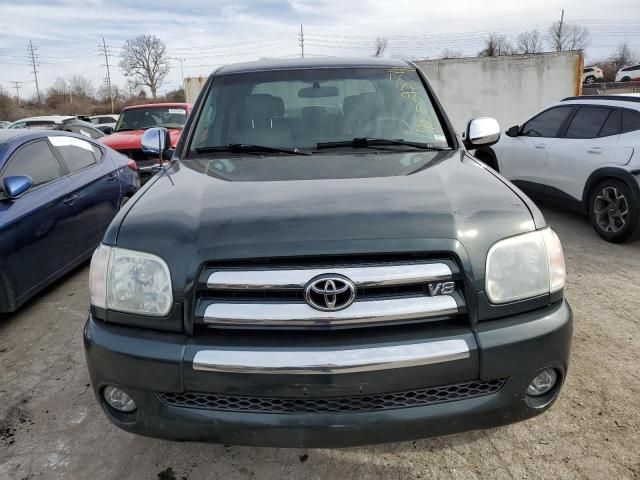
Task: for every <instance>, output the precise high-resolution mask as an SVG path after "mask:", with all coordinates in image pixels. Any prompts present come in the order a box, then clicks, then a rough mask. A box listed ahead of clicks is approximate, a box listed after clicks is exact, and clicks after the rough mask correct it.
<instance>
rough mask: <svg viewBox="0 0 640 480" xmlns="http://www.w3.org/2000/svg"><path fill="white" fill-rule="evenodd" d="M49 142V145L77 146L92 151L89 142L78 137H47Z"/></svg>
mask: <svg viewBox="0 0 640 480" xmlns="http://www.w3.org/2000/svg"><path fill="white" fill-rule="evenodd" d="M47 138H48V139H49V141H50V142H51V145H53V146H54V147H78V148H84V149H85V150H89V151H90V152H93V148H91V144H90V143H87V142H85V141H84V140H80V139H79V138H74V137H62V136H60V137H58V136H55V137H47Z"/></svg>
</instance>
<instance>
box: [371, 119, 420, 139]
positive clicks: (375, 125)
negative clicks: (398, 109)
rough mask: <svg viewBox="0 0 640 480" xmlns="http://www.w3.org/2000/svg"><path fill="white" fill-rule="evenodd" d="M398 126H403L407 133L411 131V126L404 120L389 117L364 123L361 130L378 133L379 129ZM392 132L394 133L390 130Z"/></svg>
mask: <svg viewBox="0 0 640 480" xmlns="http://www.w3.org/2000/svg"><path fill="white" fill-rule="evenodd" d="M398 124H400V125H402V126H403V127H404V129H405V130H406V131H409V130H411V126H410V125H409V124H408V123H407V122H406V121H405V120H403V119H402V118H398V117H388V116H387V117H378V118H374V119H373V120H369V121H368V122H366V123H364V124H363V125H362V126H361V127H360V128H361V129H362V130H364V131H367V130H372V131H377V130H378V128H379V127H384V126H385V125H389V126H392V127H397V126H398ZM390 130H392V131H393V130H394V129H390ZM376 136H377V135H376Z"/></svg>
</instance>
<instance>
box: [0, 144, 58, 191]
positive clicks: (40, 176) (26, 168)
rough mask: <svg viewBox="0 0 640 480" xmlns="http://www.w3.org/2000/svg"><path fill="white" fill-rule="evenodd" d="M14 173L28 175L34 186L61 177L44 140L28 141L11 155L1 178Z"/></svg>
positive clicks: (14, 174) (53, 157)
mask: <svg viewBox="0 0 640 480" xmlns="http://www.w3.org/2000/svg"><path fill="white" fill-rule="evenodd" d="M16 175H28V176H30V177H31V180H33V185H34V186H38V185H43V184H45V183H47V182H50V181H52V180H55V179H57V178H60V177H61V173H60V166H59V165H58V161H57V160H56V158H55V156H54V155H53V152H52V151H51V148H50V147H49V144H48V143H47V142H46V141H45V140H38V141H36V142H32V143H29V144H27V145H25V146H24V147H22V148H21V149H20V150H18V151H17V152H16V153H15V154H14V155H13V157H11V159H10V160H9V163H8V165H7V167H6V168H5V169H4V171H3V172H2V178H5V177H12V176H16Z"/></svg>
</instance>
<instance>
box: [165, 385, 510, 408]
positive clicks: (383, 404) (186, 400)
mask: <svg viewBox="0 0 640 480" xmlns="http://www.w3.org/2000/svg"><path fill="white" fill-rule="evenodd" d="M505 381H506V379H504V378H501V379H498V380H490V381H482V380H474V381H471V382H464V383H457V384H453V385H443V386H437V387H427V388H422V389H419V390H409V391H404V392H394V393H382V394H371V395H352V396H346V397H321V398H314V397H296V398H283V397H248V396H234V395H221V394H217V393H196V392H185V393H158V396H159V397H160V399H161V400H162V401H163V402H164V403H166V404H168V405H171V406H174V407H185V408H199V409H205V410H215V411H227V412H251V413H284V414H296V413H297V414H301V413H353V412H372V411H377V410H391V409H397V408H407V407H422V406H427V405H434V404H438V403H445V402H453V401H456V400H465V399H468V398H475V397H481V396H484V395H491V394H493V393H496V392H498V391H499V390H500V389H501V388H502V386H503V385H504V383H505Z"/></svg>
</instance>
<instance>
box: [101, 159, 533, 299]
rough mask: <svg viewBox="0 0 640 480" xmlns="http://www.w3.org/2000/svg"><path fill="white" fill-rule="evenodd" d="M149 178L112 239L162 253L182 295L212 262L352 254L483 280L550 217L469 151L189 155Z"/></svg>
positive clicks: (112, 230)
mask: <svg viewBox="0 0 640 480" xmlns="http://www.w3.org/2000/svg"><path fill="white" fill-rule="evenodd" d="M149 183H150V184H151V185H149V186H147V187H146V188H145V189H144V190H143V191H142V192H140V193H141V195H139V196H137V197H136V200H135V201H131V202H129V203H128V204H127V207H126V209H125V211H123V212H121V213H120V214H119V216H118V217H117V219H116V221H114V222H113V223H112V226H111V228H110V230H109V231H108V232H107V235H106V237H105V242H106V243H117V245H118V246H121V247H124V248H129V249H134V250H142V251H147V252H150V253H155V254H157V255H160V256H161V257H162V258H164V259H165V260H166V261H167V263H168V264H169V266H170V268H171V272H172V277H173V279H174V287H177V288H184V285H185V283H183V282H187V283H188V282H189V279H190V278H191V279H193V275H194V274H195V272H196V271H197V269H198V268H199V266H200V265H201V264H202V263H203V262H205V261H209V260H216V259H241V258H252V257H253V258H256V257H258V258H263V257H272V256H273V257H275V256H298V255H300V256H304V255H327V254H347V253H350V254H356V253H383V252H384V253H391V252H412V253H413V252H433V251H440V252H442V251H446V252H447V254H451V255H457V256H458V257H459V258H461V259H462V261H463V262H464V263H465V264H467V266H468V264H469V263H470V264H471V267H472V268H473V269H474V270H477V272H474V273H477V275H479V277H478V276H476V275H475V274H474V276H476V278H483V277H484V264H485V258H486V254H487V251H488V249H489V248H490V247H491V245H492V244H493V243H495V242H496V241H498V240H500V239H502V238H505V237H509V236H512V235H516V234H519V233H524V232H527V231H531V230H534V229H535V228H536V224H535V222H534V218H535V219H536V221H538V223H539V220H540V219H541V218H542V217H541V216H540V214H539V212H534V213H535V215H532V210H531V209H535V207H534V206H532V204H531V205H528V204H529V202H530V201H529V200H528V199H526V197H524V196H523V194H521V193H519V191H518V190H517V189H516V188H515V187H513V186H512V185H511V184H510V183H508V182H507V181H506V180H504V179H502V178H501V177H499V175H497V174H496V173H495V172H493V171H490V170H489V169H487V168H486V167H484V166H483V165H482V164H480V163H479V162H478V161H477V160H475V159H473V158H471V157H469V156H468V155H467V154H466V152H463V151H452V152H419V153H413V152H412V153H395V152H394V153H392V154H390V153H387V154H379V155H371V154H367V153H359V152H358V153H353V154H349V155H345V154H344V153H342V154H327V155H313V156H309V157H297V156H296V157H288V156H278V157H271V158H263V157H252V158H232V157H231V158H225V159H213V160H211V159H207V160H185V161H178V162H175V163H174V164H173V165H172V166H171V167H169V168H168V169H167V172H166V173H164V174H160V175H159V176H157V177H156V178H155V179H153V180H152V181H151V182H149ZM525 200H526V201H525ZM118 219H120V220H121V221H118ZM542 221H544V220H542ZM540 226H541V225H540V224H538V225H537V227H538V228H539V227H540ZM463 257H466V258H463Z"/></svg>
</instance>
